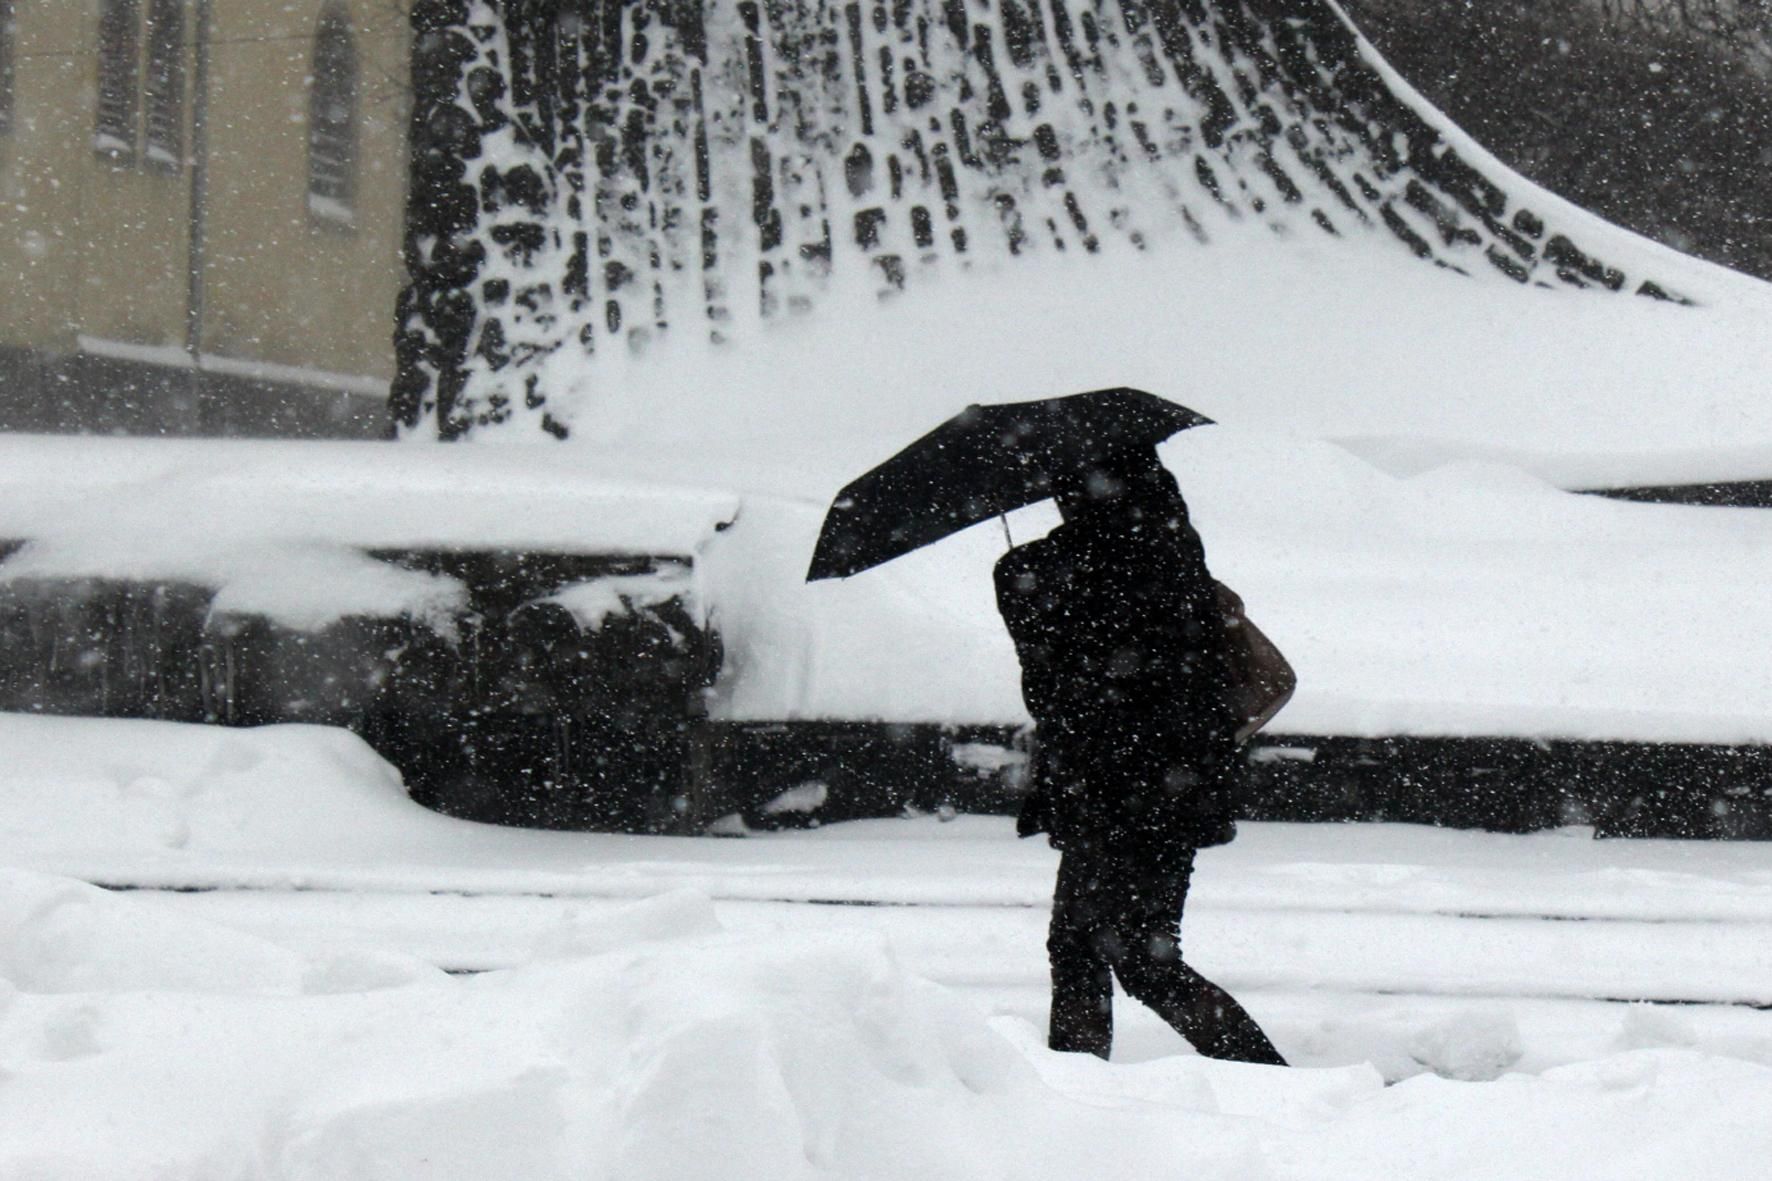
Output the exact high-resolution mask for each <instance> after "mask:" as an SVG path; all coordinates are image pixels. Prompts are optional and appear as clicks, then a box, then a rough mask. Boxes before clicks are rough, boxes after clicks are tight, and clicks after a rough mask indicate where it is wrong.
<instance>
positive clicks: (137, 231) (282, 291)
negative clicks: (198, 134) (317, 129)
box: [0, 0, 409, 384]
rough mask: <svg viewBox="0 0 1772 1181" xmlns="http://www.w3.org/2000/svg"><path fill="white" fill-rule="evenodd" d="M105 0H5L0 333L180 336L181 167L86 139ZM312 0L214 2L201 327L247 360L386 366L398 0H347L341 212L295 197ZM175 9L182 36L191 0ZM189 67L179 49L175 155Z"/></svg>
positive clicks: (401, 135) (185, 172) (208, 349)
mask: <svg viewBox="0 0 1772 1181" xmlns="http://www.w3.org/2000/svg"><path fill="white" fill-rule="evenodd" d="M98 7H99V6H98V4H97V3H96V2H95V0H49V2H40V0H21V2H20V3H18V4H16V5H15V8H16V25H15V27H16V38H15V43H14V120H13V130H12V131H11V132H10V133H6V134H0V282H3V283H4V285H5V293H4V295H0V345H11V346H14V347H30V348H36V349H40V350H45V351H50V352H69V351H73V350H74V349H75V348H76V347H77V344H78V341H79V339H80V338H81V337H88V338H99V339H101V340H103V341H115V342H121V343H125V344H129V345H137V346H157V347H161V348H167V349H177V348H181V347H182V346H183V345H184V343H185V334H186V309H187V306H188V287H189V279H188V269H189V259H190V254H189V250H190V241H189V227H190V200H191V177H192V174H191V170H190V168H189V167H186V168H183V169H181V170H179V171H178V172H176V173H166V172H161V171H157V170H154V169H152V168H149V167H147V166H146V165H145V164H144V163H140V162H138V163H134V164H118V163H114V162H112V161H110V160H108V159H107V158H105V157H103V156H101V155H100V154H99V153H97V152H96V151H95V150H94V147H93V126H94V118H95V106H96V101H97V99H96V96H97V83H98V61H97V57H98V55H97V34H98V30H97V24H98ZM322 7H323V0H212V21H213V24H212V27H211V29H210V52H211V60H210V76H209V95H208V111H209V125H208V152H207V160H208V169H209V171H208V189H207V201H206V203H205V210H204V220H205V250H204V265H203V291H204V312H205V314H204V317H203V324H202V341H201V343H202V348H203V352H204V353H205V354H206V355H211V356H215V357H222V358H226V359H229V360H233V361H238V362H241V363H245V364H249V365H250V364H253V363H265V364H269V365H272V366H292V367H296V368H300V369H312V370H320V371H324V372H327V373H331V374H339V375H345V376H347V377H349V376H356V377H362V378H373V379H377V380H381V381H385V380H386V379H387V378H388V377H390V376H391V375H392V372H393V346H392V335H393V314H394V303H395V300H396V298H397V296H398V293H399V290H400V286H401V283H402V281H403V277H404V276H403V271H402V267H401V261H400V245H401V224H402V219H403V216H404V200H405V182H406V152H405V133H406V117H407V112H408V90H407V76H408V49H407V47H408V42H409V33H408V25H407V17H406V0H350V3H349V4H348V5H347V6H346V11H347V13H348V15H349V18H350V21H351V24H352V28H353V32H354V34H355V44H356V49H357V54H358V133H359V141H358V142H359V147H358V178H357V198H356V202H355V218H354V222H353V224H352V225H350V226H344V225H341V224H339V223H338V222H337V221H336V220H328V219H326V218H322V217H319V216H316V215H315V214H314V213H312V212H310V210H309V208H308V201H307V111H308V85H307V84H308V75H309V71H310V69H311V65H312V58H313V39H314V32H315V29H316V27H317V23H318V20H319V16H320V12H321V10H322ZM143 8H144V10H145V8H146V3H145V0H144V4H143ZM185 21H186V37H187V41H189V40H191V39H193V38H194V37H195V35H196V31H197V6H196V3H195V0H187V3H186V9H185ZM145 41H146V38H145V36H144V37H143V38H142V39H141V42H142V44H141V50H142V52H143V54H144V56H145V51H146V45H145ZM196 81H197V78H196V64H195V53H194V50H192V51H191V52H190V53H189V55H188V57H187V63H186V86H185V120H186V129H185V147H186V151H187V153H189V151H190V150H191V149H192V146H193V141H192V134H191V116H192V108H193V100H194V97H195V88H196ZM138 89H139V84H138ZM139 116H140V105H139V103H138V119H139ZM140 155H141V151H140V144H139V142H138V150H137V157H138V161H139V158H140ZM359 384H362V383H359Z"/></svg>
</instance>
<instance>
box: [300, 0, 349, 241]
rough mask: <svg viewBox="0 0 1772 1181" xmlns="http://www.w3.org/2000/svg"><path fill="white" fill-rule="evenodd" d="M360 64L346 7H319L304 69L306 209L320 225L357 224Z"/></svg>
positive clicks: (334, 2) (334, 4) (343, 226)
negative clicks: (311, 46)
mask: <svg viewBox="0 0 1772 1181" xmlns="http://www.w3.org/2000/svg"><path fill="white" fill-rule="evenodd" d="M361 114H362V65H361V61H360V59H359V55H358V49H357V36H356V32H355V30H354V29H353V28H352V26H351V19H350V12H349V9H348V8H347V7H346V6H345V5H344V4H343V3H340V2H338V0H333V2H331V3H328V4H326V5H324V6H322V8H321V9H320V15H319V17H318V19H317V20H316V21H315V25H314V42H313V51H312V54H311V56H310V59H309V70H308V123H307V149H308V151H307V160H308V167H307V194H306V200H307V206H308V213H309V214H310V216H311V217H312V218H313V219H314V220H315V221H318V222H321V223H324V224H326V225H330V226H333V227H335V228H339V229H352V228H355V226H356V224H357V181H358V172H359V162H360V160H361V152H362V143H361V124H362V120H361Z"/></svg>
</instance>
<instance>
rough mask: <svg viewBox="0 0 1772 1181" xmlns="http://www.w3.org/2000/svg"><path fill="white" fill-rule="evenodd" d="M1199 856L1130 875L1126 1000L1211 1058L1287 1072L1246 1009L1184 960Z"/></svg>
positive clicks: (1123, 896)
mask: <svg viewBox="0 0 1772 1181" xmlns="http://www.w3.org/2000/svg"><path fill="white" fill-rule="evenodd" d="M1192 875H1193V857H1192V855H1191V854H1190V855H1189V856H1188V857H1187V858H1186V859H1185V861H1178V862H1177V863H1176V864H1175V865H1172V866H1168V867H1165V868H1164V869H1163V870H1162V871H1160V872H1159V871H1151V872H1147V873H1139V872H1136V871H1129V872H1128V873H1126V874H1125V875H1124V877H1123V881H1122V884H1121V886H1120V888H1119V890H1118V891H1117V892H1116V906H1115V909H1116V911H1117V915H1116V917H1115V920H1114V925H1115V927H1116V928H1117V929H1118V931H1119V933H1120V935H1121V947H1120V948H1119V951H1120V954H1119V955H1118V956H1117V957H1116V958H1115V960H1114V972H1115V974H1116V975H1117V976H1119V978H1120V983H1121V984H1122V985H1124V986H1125V989H1126V992H1127V993H1128V995H1130V996H1132V997H1134V998H1135V999H1137V1000H1139V1001H1142V1002H1143V1003H1144V1004H1146V1005H1149V1006H1150V1007H1151V1008H1152V1009H1153V1010H1155V1012H1156V1014H1157V1015H1158V1016H1159V1017H1161V1018H1163V1020H1165V1021H1167V1022H1168V1023H1169V1024H1170V1025H1171V1026H1172V1027H1174V1029H1175V1031H1176V1032H1177V1033H1179V1034H1181V1036H1182V1037H1185V1038H1186V1039H1187V1040H1188V1041H1189V1042H1191V1043H1192V1044H1193V1046H1194V1048H1195V1049H1197V1050H1199V1052H1200V1053H1201V1054H1203V1055H1205V1056H1206V1057H1208V1058H1224V1059H1229V1060H1232V1061H1236V1062H1259V1063H1264V1064H1267V1065H1271V1066H1284V1065H1286V1060H1285V1059H1284V1058H1282V1057H1281V1056H1280V1052H1279V1051H1278V1050H1276V1049H1275V1048H1274V1044H1273V1042H1271V1041H1270V1040H1268V1036H1267V1034H1265V1033H1263V1032H1262V1030H1261V1026H1259V1025H1257V1024H1256V1023H1255V1018H1253V1017H1251V1016H1250V1015H1249V1013H1248V1011H1247V1010H1246V1009H1244V1008H1243V1006H1242V1005H1239V1004H1238V1003H1237V1002H1236V1000H1235V999H1234V998H1233V997H1232V996H1231V995H1230V993H1228V992H1226V991H1225V990H1224V989H1222V988H1220V987H1219V986H1218V985H1216V984H1214V983H1212V981H1210V980H1208V979H1206V977H1204V976H1202V975H1200V974H1199V973H1198V972H1196V971H1194V970H1193V969H1192V968H1190V967H1189V966H1188V965H1187V964H1185V963H1183V962H1182V958H1181V912H1182V906H1183V904H1184V903H1185V902H1186V900H1187V889H1188V883H1189V881H1190V879H1191V878H1192Z"/></svg>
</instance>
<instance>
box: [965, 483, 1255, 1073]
mask: <svg viewBox="0 0 1772 1181" xmlns="http://www.w3.org/2000/svg"><path fill="white" fill-rule="evenodd" d="M1053 493H1054V495H1055V497H1056V499H1057V501H1058V507H1059V512H1060V513H1061V514H1062V516H1063V518H1064V520H1063V523H1062V524H1060V525H1059V526H1058V527H1057V528H1055V529H1054V530H1052V532H1051V533H1049V534H1048V535H1047V536H1046V537H1044V538H1041V539H1040V540H1037V541H1033V542H1029V543H1028V544H1026V545H1021V546H1017V547H1015V548H1014V549H1011V550H1010V551H1009V552H1008V553H1007V554H1005V555H1004V556H1003V557H1002V558H1001V559H1000V560H999V561H998V563H997V567H996V572H995V577H996V589H997V606H998V610H999V611H1001V612H1002V615H1003V621H1004V623H1005V624H1007V626H1008V629H1009V634H1010V636H1011V637H1012V638H1013V639H1014V641H1015V648H1016V653H1017V655H1018V656H1019V657H1020V660H1021V669H1022V695H1023V697H1024V698H1025V700H1026V702H1027V707H1028V711H1029V712H1030V713H1031V714H1032V715H1033V718H1034V722H1035V727H1036V729H1035V744H1036V753H1035V758H1034V767H1033V789H1032V791H1031V793H1030V795H1029V796H1028V797H1027V799H1026V801H1025V802H1024V804H1023V807H1022V809H1021V815H1020V818H1019V821H1018V824H1017V828H1018V830H1019V832H1020V833H1021V835H1022V836H1024V837H1025V836H1032V835H1033V834H1035V833H1039V832H1044V833H1046V834H1047V836H1048V839H1049V840H1050V841H1051V843H1052V844H1053V845H1054V846H1055V847H1057V848H1058V849H1059V850H1060V852H1061V856H1060V860H1059V868H1058V881H1057V885H1056V887H1055V889H1054V891H1053V899H1052V925H1051V931H1050V934H1049V936H1048V939H1047V950H1048V952H1049V953H1050V956H1051V961H1052V1014H1051V1026H1050V1031H1049V1044H1050V1045H1051V1047H1052V1048H1053V1049H1054V1050H1065V1051H1075V1052H1083V1053H1091V1054H1096V1055H1099V1056H1100V1057H1103V1058H1106V1057H1107V1056H1108V1052H1109V1049H1110V1047H1111V1045H1112V1042H1113V980H1114V978H1115V977H1118V978H1119V981H1120V983H1121V985H1122V986H1123V987H1124V988H1125V990H1126V991H1127V993H1128V994H1130V995H1131V996H1133V997H1135V998H1137V999H1138V1000H1140V1001H1142V1002H1143V1003H1144V1004H1146V1005H1149V1006H1150V1007H1151V1008H1152V1009H1154V1010H1155V1011H1156V1012H1157V1013H1158V1015H1160V1016H1161V1017H1162V1018H1163V1019H1164V1020H1165V1021H1167V1022H1168V1023H1169V1024H1170V1025H1171V1026H1173V1027H1174V1028H1175V1029H1176V1030H1177V1031H1178V1032H1179V1033H1180V1034H1181V1035H1182V1036H1183V1037H1185V1038H1187V1040H1188V1041H1189V1042H1191V1043H1192V1044H1193V1045H1194V1046H1195V1048H1197V1049H1198V1050H1199V1051H1200V1053H1202V1054H1204V1055H1206V1056H1208V1057H1213V1058H1228V1059H1235V1060H1239V1061H1245V1062H1262V1063H1272V1064H1275V1065H1284V1064H1285V1060H1284V1059H1283V1058H1282V1057H1281V1056H1280V1054H1279V1052H1278V1051H1277V1050H1275V1049H1274V1045H1273V1043H1272V1042H1271V1041H1269V1040H1268V1038H1267V1035H1266V1034H1264V1033H1263V1032H1262V1030H1261V1028H1260V1026H1258V1025H1257V1024H1256V1023H1255V1021H1254V1019H1253V1018H1251V1017H1250V1016H1249V1014H1248V1013H1247V1012H1246V1011H1245V1010H1244V1009H1243V1007H1242V1006H1241V1005H1239V1004H1238V1003H1237V1002H1236V1001H1235V1000H1233V999H1232V998H1231V996H1230V994H1228V993H1226V992H1225V991H1224V990H1223V989H1221V988H1219V987H1218V986H1217V985H1216V984H1213V983H1212V982H1211V981H1210V980H1207V979H1206V978H1205V977H1204V976H1201V975H1200V974H1199V973H1198V972H1196V971H1194V970H1193V969H1192V968H1191V967H1189V966H1188V965H1187V964H1186V963H1184V962H1183V961H1182V956H1181V913H1182V906H1183V903H1184V902H1185V901H1186V898H1187V890H1188V883H1189V880H1190V878H1191V876H1192V873H1193V866H1194V854H1195V852H1196V851H1197V850H1198V849H1201V848H1204V847H1207V846H1211V845H1219V844H1223V843H1225V842H1226V841H1229V840H1230V839H1231V838H1232V837H1233V836H1234V835H1235V831H1236V829H1235V823H1234V821H1233V819H1232V814H1231V799H1230V790H1229V786H1230V780H1229V771H1230V768H1231V766H1232V762H1233V759H1234V758H1235V755H1236V745H1237V744H1236V737H1235V733H1236V725H1237V719H1236V717H1235V715H1234V711H1233V707H1232V705H1231V700H1230V688H1229V679H1230V671H1229V665H1228V652H1227V648H1226V643H1225V632H1224V628H1225V624H1224V619H1223V615H1222V613H1221V609H1220V607H1219V603H1218V596H1217V590H1216V585H1215V584H1214V582H1213V579H1212V576H1211V574H1210V572H1209V571H1208V570H1207V567H1206V554H1205V550H1204V548H1203V547H1202V545H1201V543H1200V538H1199V535H1198V534H1197V533H1196V532H1195V531H1194V529H1193V526H1192V525H1191V524H1190V523H1189V522H1188V513H1187V505H1186V503H1185V502H1184V501H1183V500H1182V497H1181V493H1180V490H1179V489H1178V488H1177V487H1176V484H1175V480H1174V477H1172V476H1171V475H1170V474H1169V472H1168V471H1167V470H1165V469H1164V468H1163V467H1162V465H1161V464H1160V463H1158V461H1157V457H1156V454H1155V452H1154V450H1147V451H1143V452H1130V453H1123V454H1119V455H1113V456H1108V457H1105V458H1103V459H1102V460H1101V461H1100V462H1099V463H1098V464H1096V465H1095V466H1093V467H1092V468H1091V470H1089V471H1087V472H1085V473H1080V474H1076V475H1071V476H1062V477H1060V478H1058V479H1056V480H1055V481H1054V485H1053Z"/></svg>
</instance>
